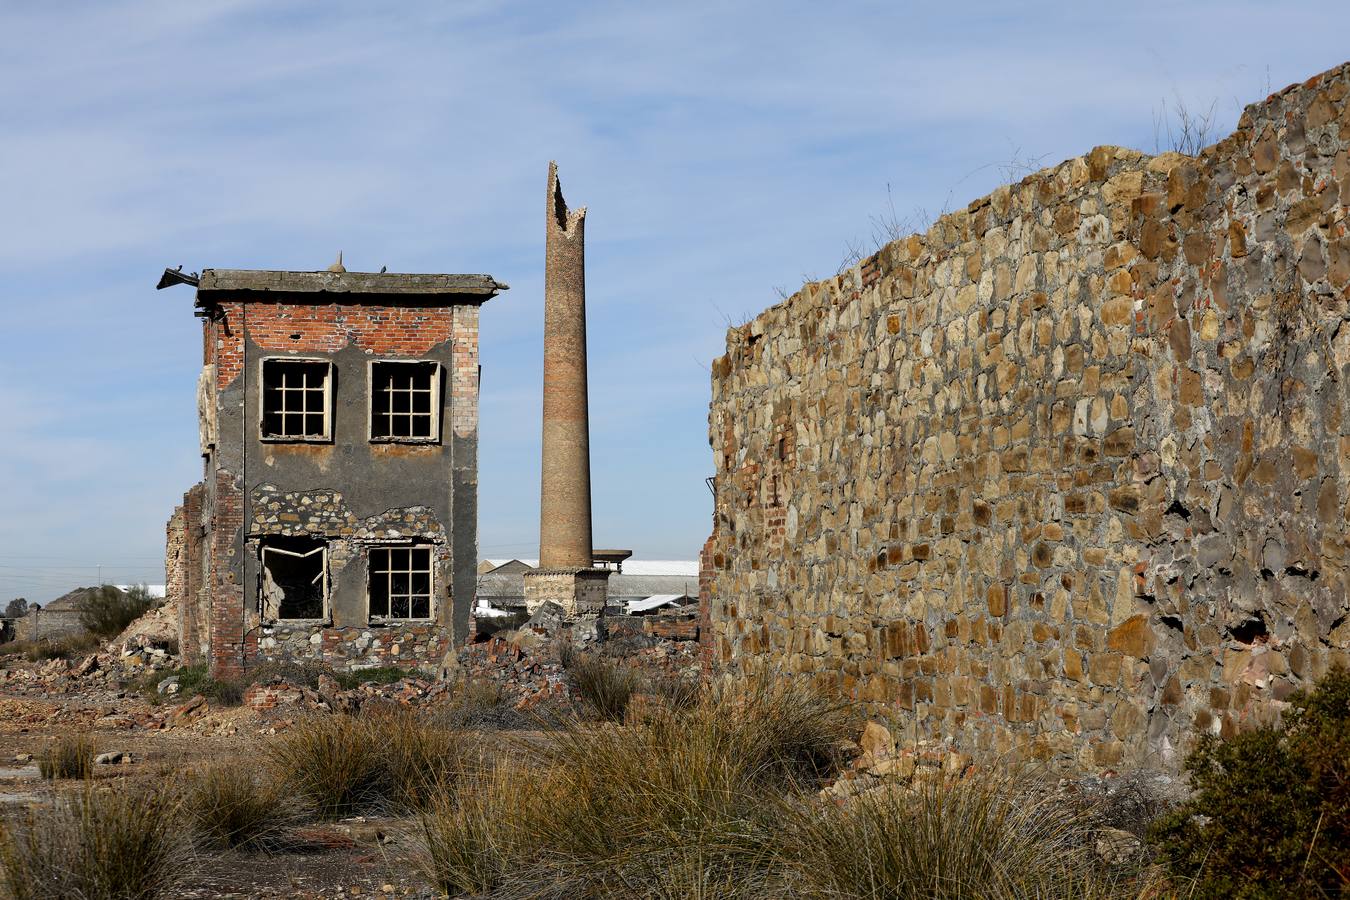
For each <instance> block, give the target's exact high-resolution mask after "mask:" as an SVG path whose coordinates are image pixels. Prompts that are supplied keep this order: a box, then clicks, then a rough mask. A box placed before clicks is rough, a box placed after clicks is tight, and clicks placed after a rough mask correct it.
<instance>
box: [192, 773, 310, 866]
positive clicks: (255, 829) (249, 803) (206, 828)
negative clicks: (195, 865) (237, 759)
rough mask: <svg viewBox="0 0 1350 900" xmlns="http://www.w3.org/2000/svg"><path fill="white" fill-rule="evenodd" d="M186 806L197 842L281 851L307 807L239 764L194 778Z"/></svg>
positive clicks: (222, 847)
mask: <svg viewBox="0 0 1350 900" xmlns="http://www.w3.org/2000/svg"><path fill="white" fill-rule="evenodd" d="M184 808H185V812H186V815H187V818H188V822H189V823H190V825H191V827H192V831H193V835H194V837H195V838H196V841H197V843H198V844H199V845H201V846H202V847H205V848H208V849H214V850H242V851H245V852H273V851H276V850H279V849H282V848H283V847H284V846H285V843H286V840H287V837H288V835H289V833H290V830H291V829H292V828H293V827H294V826H296V825H298V824H300V822H302V821H303V819H304V807H303V806H302V805H301V804H299V803H297V802H296V801H295V800H294V799H293V798H292V797H291V796H290V794H289V793H288V792H287V791H285V790H284V789H283V788H282V786H281V784H280V783H279V782H277V781H276V780H275V779H272V778H268V777H266V774H265V773H256V772H254V771H252V770H251V769H250V767H248V766H245V765H239V764H237V763H228V764H217V765H213V766H211V767H209V768H207V769H206V770H204V771H202V772H198V773H194V774H193V775H191V776H190V777H189V779H188V783H187V791H186V795H185V799H184Z"/></svg>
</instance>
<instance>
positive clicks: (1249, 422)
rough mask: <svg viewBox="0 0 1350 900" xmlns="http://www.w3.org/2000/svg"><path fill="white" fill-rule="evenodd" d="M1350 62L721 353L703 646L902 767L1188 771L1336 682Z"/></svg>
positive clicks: (1347, 400) (984, 222) (873, 270)
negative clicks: (978, 764)
mask: <svg viewBox="0 0 1350 900" xmlns="http://www.w3.org/2000/svg"><path fill="white" fill-rule="evenodd" d="M1348 92H1350V67H1347V66H1342V67H1340V68H1338V69H1335V70H1332V71H1330V72H1327V73H1325V74H1323V75H1320V76H1317V77H1315V78H1313V79H1310V80H1309V81H1308V82H1306V83H1304V84H1300V85H1294V86H1291V87H1290V88H1288V89H1286V90H1284V91H1282V92H1280V93H1279V94H1276V95H1274V96H1272V97H1270V98H1268V99H1267V100H1266V101H1264V102H1263V103H1260V104H1256V105H1253V106H1251V107H1249V108H1248V109H1247V110H1246V111H1245V113H1244V115H1243V117H1242V119H1241V121H1240V123H1239V126H1238V128H1237V130H1236V131H1235V132H1234V133H1233V134H1232V135H1231V136H1229V137H1227V138H1225V139H1224V140H1223V141H1221V142H1219V143H1218V144H1216V145H1214V146H1213V147H1210V148H1208V149H1206V150H1205V151H1204V152H1203V153H1202V154H1201V155H1200V156H1198V157H1195V158H1191V157H1186V156H1182V155H1180V154H1175V153H1169V154H1163V155H1161V156H1158V157H1152V158H1151V157H1148V156H1145V155H1143V154H1140V153H1137V152H1135V151H1131V150H1125V149H1121V148H1115V147H1098V148H1096V149H1094V150H1093V151H1092V152H1091V153H1089V154H1087V155H1085V156H1082V157H1078V158H1075V159H1071V160H1068V161H1066V162H1064V163H1062V164H1061V165H1059V166H1056V167H1054V168H1051V169H1046V170H1044V171H1041V172H1038V173H1036V174H1034V175H1032V176H1029V177H1028V178H1026V179H1024V180H1022V181H1021V182H1019V183H1018V184H1015V185H1011V186H1007V187H1003V188H1000V189H999V190H997V191H995V192H994V193H993V194H991V195H990V196H988V197H985V198H982V199H980V200H977V201H975V202H974V203H972V204H970V206H969V207H967V208H966V209H965V210H962V211H960V212H957V213H953V214H951V215H948V216H944V217H943V218H941V219H940V220H938V221H937V222H936V223H935V224H934V225H933V227H932V228H931V229H930V230H929V231H928V232H927V233H926V234H922V235H914V236H911V237H909V238H906V239H903V240H899V241H896V242H893V243H891V244H889V245H888V246H886V247H885V248H883V249H882V250H881V251H880V252H879V253H877V254H876V255H875V256H873V257H871V258H869V259H867V260H864V261H863V262H862V263H861V264H860V265H858V266H856V267H855V268H853V269H852V270H850V271H848V272H846V273H843V274H841V275H840V276H838V277H836V278H834V279H830V280H827V281H824V282H818V283H814V284H809V285H806V286H805V287H803V289H802V290H801V291H800V292H798V293H797V294H795V295H794V296H792V297H791V298H789V299H788V300H786V301H785V302H783V303H781V304H779V305H777V306H775V307H772V308H771V309H769V310H767V311H765V312H764V313H762V314H761V315H760V316H758V317H757V318H756V319H754V320H753V321H751V322H749V323H748V324H746V325H745V326H742V327H740V328H736V329H732V330H731V331H729V332H728V337H727V353H726V355H725V356H723V357H721V358H720V359H718V360H717V361H716V363H715V364H714V367H713V379H712V383H713V399H712V405H711V410H710V417H709V437H710V442H711V445H712V447H713V451H714V457H715V461H716V482H715V484H716V486H715V494H716V504H715V524H714V531H713V535H712V537H711V539H710V541H709V544H708V547H707V548H706V550H705V556H704V559H705V573H704V574H705V579H704V580H705V591H704V594H705V597H704V603H705V612H704V615H705V617H706V620H707V623H708V629H707V633H708V634H709V644H708V646H707V648H706V649H707V652H708V654H709V656H710V657H711V659H712V660H713V661H714V663H716V664H718V665H721V666H723V667H725V668H727V669H728V670H730V671H733V672H748V671H759V670H773V671H777V672H787V673H795V674H800V675H802V676H804V677H810V678H813V679H816V680H817V681H820V682H822V683H827V684H829V685H831V686H834V687H837V688H840V689H842V690H844V691H846V692H847V693H848V694H850V695H852V696H854V697H857V698H859V699H861V700H863V701H866V702H867V703H868V704H870V705H871V706H872V707H873V708H874V709H875V710H877V711H879V712H880V713H882V714H885V715H887V716H889V717H890V718H892V719H893V720H896V721H897V722H898V723H900V724H901V725H902V726H903V727H900V728H897V729H896V733H897V734H903V735H905V736H906V739H908V740H917V739H945V740H950V741H952V742H953V743H955V744H957V745H959V746H961V747H962V748H963V749H965V750H967V751H969V752H973V753H976V754H977V755H984V756H986V757H992V756H995V755H999V754H1004V753H1008V752H1010V751H1011V752H1014V753H1016V754H1018V755H1023V756H1030V757H1036V758H1041V759H1047V760H1054V761H1056V762H1057V763H1063V764H1072V765H1077V766H1082V767H1091V768H1100V767H1110V766H1117V765H1121V764H1126V763H1147V764H1151V765H1161V766H1164V767H1168V768H1174V767H1176V766H1177V765H1178V763H1179V758H1180V754H1181V752H1182V751H1184V750H1185V749H1186V748H1187V747H1188V746H1189V745H1190V744H1191V742H1192V741H1193V739H1194V737H1195V736H1196V735H1198V734H1202V733H1221V734H1227V733H1232V732H1233V731H1234V730H1235V729H1238V728H1241V727H1243V726H1244V725H1246V724H1249V723H1252V722H1255V721H1260V720H1263V719H1265V718H1268V717H1270V716H1272V715H1274V714H1275V713H1277V711H1278V710H1279V709H1280V708H1281V705H1282V702H1283V700H1284V699H1285V698H1286V697H1288V695H1289V694H1290V693H1291V692H1292V691H1294V690H1296V689H1298V688H1300V687H1304V686H1306V685H1308V684H1309V683H1310V682H1311V681H1312V680H1313V679H1314V678H1316V677H1317V676H1318V675H1319V674H1320V673H1322V672H1324V671H1325V670H1326V669H1327V668H1328V667H1329V666H1330V665H1332V664H1333V663H1336V662H1338V661H1339V662H1345V661H1346V660H1347V659H1348V658H1350V653H1347V649H1348V648H1350V624H1347V612H1350V601H1347V594H1348V593H1350V581H1348V579H1350V576H1348V575H1347V569H1346V561H1347V552H1346V551H1347V546H1346V542H1347V517H1350V420H1348V418H1347V417H1348V415H1350V388H1347V380H1348V379H1350V237H1347V224H1348V223H1347V209H1350V104H1347V93H1348Z"/></svg>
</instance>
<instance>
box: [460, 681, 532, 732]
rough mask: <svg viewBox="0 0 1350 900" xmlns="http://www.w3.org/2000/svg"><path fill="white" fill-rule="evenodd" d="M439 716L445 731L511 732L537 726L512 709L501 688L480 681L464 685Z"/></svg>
mask: <svg viewBox="0 0 1350 900" xmlns="http://www.w3.org/2000/svg"><path fill="white" fill-rule="evenodd" d="M435 715H436V719H437V721H438V723H439V724H440V725H441V726H442V727H445V728H462V729H489V728H491V729H507V728H523V727H525V726H527V725H531V724H537V722H536V721H535V720H534V719H532V718H530V717H529V716H527V715H525V714H524V713H521V712H520V711H518V710H517V709H516V708H515V707H513V706H512V705H511V702H510V697H509V696H508V695H507V693H506V691H505V690H504V689H503V688H502V686H501V685H500V684H498V683H496V682H494V681H490V680H487V679H477V678H474V679H466V680H464V681H461V682H460V683H459V684H458V685H457V686H456V688H455V691H454V693H453V694H452V695H451V699H450V702H449V703H448V704H446V705H445V706H443V707H441V708H440V709H439V710H437V711H436V714H435Z"/></svg>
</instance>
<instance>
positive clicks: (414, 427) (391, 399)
mask: <svg viewBox="0 0 1350 900" xmlns="http://www.w3.org/2000/svg"><path fill="white" fill-rule="evenodd" d="M439 376H440V366H439V365H438V364H437V363H434V362H377V363H374V364H372V366H371V398H370V437H371V440H376V441H399V440H404V441H430V440H435V439H436V436H437V421H436V419H437V417H436V410H437V407H438V405H439V404H438V401H439V399H440V398H439V394H440V377H439Z"/></svg>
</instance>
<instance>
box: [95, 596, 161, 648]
mask: <svg viewBox="0 0 1350 900" xmlns="http://www.w3.org/2000/svg"><path fill="white" fill-rule="evenodd" d="M154 606H155V599H154V598H153V597H151V596H150V594H149V592H148V591H147V590H146V589H145V587H144V586H133V587H132V588H130V589H129V590H127V591H125V592H123V591H122V590H120V589H119V588H115V587H113V586H112V585H110V584H105V585H103V586H102V587H99V588H96V589H94V590H91V591H88V592H87V593H86V594H85V595H84V596H83V597H82V598H81V599H80V605H79V610H80V624H81V625H83V626H84V627H85V629H86V630H88V631H89V633H90V634H95V635H98V636H99V637H101V638H105V639H106V638H110V637H116V636H117V635H119V634H121V633H122V631H123V630H124V629H125V628H126V627H127V626H128V625H130V624H131V623H132V622H134V621H136V620H137V619H139V618H140V617H141V616H143V615H145V614H146V613H147V612H149V611H150V610H151V608H152V607H154Z"/></svg>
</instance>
